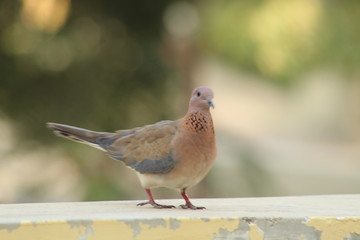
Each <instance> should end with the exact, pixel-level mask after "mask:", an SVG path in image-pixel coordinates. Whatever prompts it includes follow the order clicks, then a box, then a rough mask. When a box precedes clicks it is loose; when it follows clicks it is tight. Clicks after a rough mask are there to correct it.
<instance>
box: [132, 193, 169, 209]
mask: <svg viewBox="0 0 360 240" xmlns="http://www.w3.org/2000/svg"><path fill="white" fill-rule="evenodd" d="M145 191H146V193H147V195H148V196H149V201H147V202H143V203H139V204H138V205H137V206H144V205H146V204H150V205H151V206H153V207H154V208H175V206H172V205H161V204H158V203H156V202H155V200H154V198H153V196H152V193H151V190H150V189H148V188H146V189H145Z"/></svg>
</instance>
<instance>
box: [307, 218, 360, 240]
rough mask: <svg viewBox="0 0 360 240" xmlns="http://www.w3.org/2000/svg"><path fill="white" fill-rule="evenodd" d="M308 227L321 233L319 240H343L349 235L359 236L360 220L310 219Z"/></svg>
mask: <svg viewBox="0 0 360 240" xmlns="http://www.w3.org/2000/svg"><path fill="white" fill-rule="evenodd" d="M307 225H308V226H311V227H314V228H315V229H316V230H319V231H321V240H343V239H344V238H345V237H348V236H349V235H350V234H351V233H357V234H360V218H351V217H347V218H324V217H318V218H311V219H310V220H308V222H307Z"/></svg>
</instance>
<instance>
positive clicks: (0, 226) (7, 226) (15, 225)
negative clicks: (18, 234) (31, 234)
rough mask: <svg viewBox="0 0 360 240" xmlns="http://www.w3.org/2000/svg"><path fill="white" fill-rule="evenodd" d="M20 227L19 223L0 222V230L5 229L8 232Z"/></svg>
mask: <svg viewBox="0 0 360 240" xmlns="http://www.w3.org/2000/svg"><path fill="white" fill-rule="evenodd" d="M19 227H20V223H6V224H0V231H1V230H7V231H8V232H12V231H14V230H15V229H17V228H19Z"/></svg>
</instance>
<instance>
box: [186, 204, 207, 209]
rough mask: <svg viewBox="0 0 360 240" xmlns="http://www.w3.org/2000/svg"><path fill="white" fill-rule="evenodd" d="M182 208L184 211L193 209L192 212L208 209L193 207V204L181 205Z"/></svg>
mask: <svg viewBox="0 0 360 240" xmlns="http://www.w3.org/2000/svg"><path fill="white" fill-rule="evenodd" d="M180 207H181V208H182V209H192V210H202V209H206V207H197V206H194V205H192V203H186V204H182V205H180Z"/></svg>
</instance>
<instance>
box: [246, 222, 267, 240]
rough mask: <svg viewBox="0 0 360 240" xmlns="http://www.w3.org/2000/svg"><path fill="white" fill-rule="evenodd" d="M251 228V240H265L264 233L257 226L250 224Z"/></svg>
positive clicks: (249, 234) (249, 233)
mask: <svg viewBox="0 0 360 240" xmlns="http://www.w3.org/2000/svg"><path fill="white" fill-rule="evenodd" d="M249 228H250V231H249V232H248V236H249V239H250V240H264V232H263V231H262V230H261V229H260V228H259V227H258V226H257V225H256V224H249Z"/></svg>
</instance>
